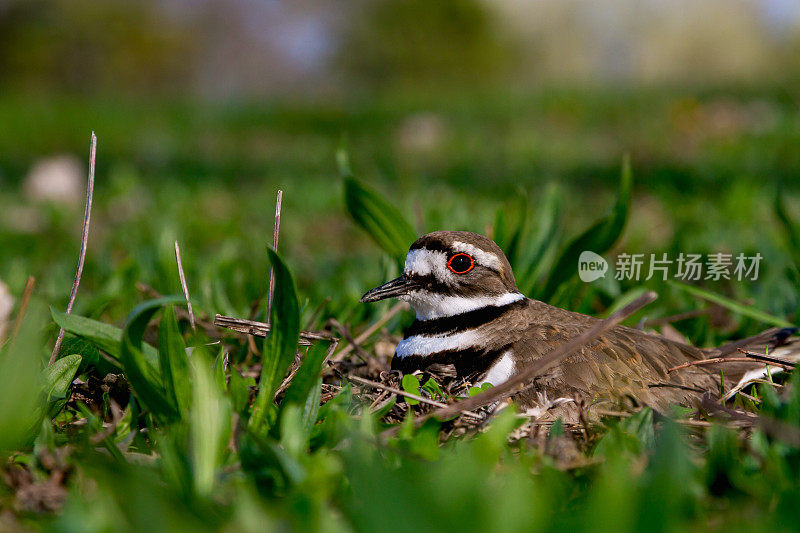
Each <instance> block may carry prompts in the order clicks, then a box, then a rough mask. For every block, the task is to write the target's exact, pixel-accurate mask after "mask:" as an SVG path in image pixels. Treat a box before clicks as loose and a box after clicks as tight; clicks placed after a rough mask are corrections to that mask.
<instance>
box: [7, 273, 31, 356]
mask: <svg viewBox="0 0 800 533" xmlns="http://www.w3.org/2000/svg"><path fill="white" fill-rule="evenodd" d="M34 285H36V278H34V277H33V276H28V281H26V282H25V289H24V290H23V291H22V299H21V300H20V301H19V309H18V310H17V317H16V318H15V319H14V327H13V328H12V329H11V337H10V339H11V340H12V341H13V340H14V339H16V338H17V335H18V334H19V330H20V328H21V327H22V319H23V318H25V312H26V311H27V310H28V302H30V301H31V294H33V287H34Z"/></svg>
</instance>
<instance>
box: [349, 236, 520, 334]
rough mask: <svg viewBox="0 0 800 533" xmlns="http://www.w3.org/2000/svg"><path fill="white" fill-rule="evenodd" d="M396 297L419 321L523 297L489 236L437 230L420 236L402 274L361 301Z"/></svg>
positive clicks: (500, 303) (497, 304)
mask: <svg viewBox="0 0 800 533" xmlns="http://www.w3.org/2000/svg"><path fill="white" fill-rule="evenodd" d="M385 298H398V299H400V300H403V301H406V302H408V303H409V304H411V307H413V308H414V310H415V311H416V312H417V319H418V320H429V319H433V318H441V317H445V316H453V315H458V314H461V313H466V312H468V311H473V310H475V309H480V308H482V307H486V306H500V305H505V304H508V303H511V302H514V301H517V300H520V299H522V298H523V296H522V294H520V292H519V289H517V284H516V282H515V281H514V274H513V272H512V271H511V265H510V264H509V262H508V259H506V256H505V254H504V253H503V251H502V250H501V249H500V247H499V246H497V244H495V243H494V241H492V240H491V239H489V238H487V237H484V236H483V235H478V234H477V233H471V232H468V231H435V232H433V233H428V234H427V235H423V236H422V237H420V238H419V239H417V241H416V242H414V244H412V245H411V248H410V249H409V251H408V255H407V256H406V263H405V267H404V268H403V275H402V276H400V277H399V278H396V279H393V280H392V281H389V282H388V283H384V284H383V285H381V286H380V287H376V288H374V289H372V290H371V291H369V292H367V293H366V294H365V295H364V296H362V297H361V301H362V302H375V301H378V300H383V299H385Z"/></svg>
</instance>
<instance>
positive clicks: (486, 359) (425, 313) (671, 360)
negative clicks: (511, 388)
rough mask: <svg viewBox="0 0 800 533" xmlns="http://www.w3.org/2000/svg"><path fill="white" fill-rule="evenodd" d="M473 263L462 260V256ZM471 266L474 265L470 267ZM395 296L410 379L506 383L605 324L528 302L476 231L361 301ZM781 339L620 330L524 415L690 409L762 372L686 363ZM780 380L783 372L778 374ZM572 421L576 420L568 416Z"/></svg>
mask: <svg viewBox="0 0 800 533" xmlns="http://www.w3.org/2000/svg"><path fill="white" fill-rule="evenodd" d="M464 255H466V256H468V257H467V258H464V257H456V256H464ZM470 261H471V262H472V263H470ZM388 297H397V298H400V299H402V300H406V301H408V302H409V303H410V304H411V305H412V307H414V309H415V310H416V311H417V320H416V321H415V322H414V324H413V325H412V326H411V327H410V328H409V330H408V331H407V332H406V336H405V338H404V339H403V341H402V342H401V343H400V344H399V345H398V347H397V351H396V352H395V357H394V358H393V360H392V368H395V369H398V370H401V371H403V372H413V371H415V370H425V369H426V368H429V367H430V366H431V365H442V364H445V365H454V366H455V369H456V374H457V376H458V377H459V378H463V379H464V380H468V381H470V382H472V383H478V382H481V381H490V382H493V384H495V385H496V384H498V382H501V381H504V380H505V379H508V377H510V375H513V373H515V372H516V371H518V370H519V369H521V368H524V367H526V366H527V365H530V364H531V363H532V362H533V361H535V360H536V359H538V358H540V357H542V356H543V355H544V354H546V353H547V352H548V351H549V350H551V349H552V348H553V347H555V346H556V345H558V344H561V343H563V342H565V341H566V340H568V339H571V338H574V337H577V336H578V335H580V334H581V333H583V332H584V331H586V330H587V329H589V328H590V327H591V326H592V325H593V324H594V323H595V322H596V321H597V320H598V319H596V318H593V317H590V316H586V315H583V314H580V313H575V312H571V311H567V310H564V309H560V308H558V307H554V306H551V305H548V304H546V303H543V302H540V301H537V300H532V299H529V298H524V297H523V296H522V295H521V294H519V291H518V289H517V286H516V283H515V281H514V275H513V273H512V271H511V265H510V264H509V263H508V260H507V259H506V257H505V255H504V254H503V252H502V251H501V250H500V248H499V247H498V246H497V245H496V244H495V243H494V242H493V241H492V240H491V239H488V238H486V237H484V236H482V235H478V234H475V233H469V232H453V231H437V232H434V233H430V234H428V235H425V236H423V237H421V238H420V239H418V240H417V241H416V242H415V243H414V244H413V245H412V246H411V248H410V250H409V255H408V257H407V260H406V265H405V269H404V273H403V275H402V276H400V277H399V278H397V279H396V280H393V281H390V282H388V283H386V284H384V285H382V286H380V287H377V288H376V289H373V290H372V291H369V292H368V293H367V294H365V295H364V297H363V298H362V301H375V300H379V299H383V298H388ZM778 331H779V330H777V329H773V330H768V331H766V332H764V333H763V334H761V335H759V336H757V337H753V338H751V339H747V340H745V341H741V342H739V343H732V344H730V345H726V346H723V347H721V348H713V349H701V348H697V347H694V346H691V345H688V344H684V343H680V342H676V341H673V340H670V339H667V338H665V337H662V336H659V335H656V334H652V333H647V332H645V331H641V330H637V329H632V328H629V327H625V326H617V327H615V328H614V329H613V330H611V331H609V332H608V333H607V334H605V335H603V336H602V337H600V338H599V339H597V340H596V341H595V342H593V343H591V344H589V345H587V346H585V347H584V348H582V349H581V350H579V351H578V352H577V353H575V354H574V355H571V356H570V357H568V358H567V359H565V360H564V361H563V362H562V363H560V364H559V365H558V366H556V367H555V368H553V369H551V370H550V371H548V372H546V373H545V374H544V375H542V376H539V377H538V378H537V379H536V381H535V383H534V384H533V386H532V387H530V388H529V389H527V390H526V391H524V392H523V393H521V394H520V395H519V397H518V398H517V400H518V401H519V403H520V404H521V405H522V406H523V407H526V408H536V409H541V410H542V412H544V411H547V410H548V409H550V408H551V407H555V411H556V412H557V413H558V414H559V415H562V416H563V415H565V414H566V413H565V407H564V406H565V405H566V410H567V411H569V405H567V404H571V405H572V406H574V405H575V403H573V402H571V401H565V400H563V399H565V398H567V399H582V400H584V401H585V402H587V405H588V404H592V405H597V404H607V405H608V406H613V407H614V408H630V407H635V406H638V405H649V406H651V407H653V408H654V409H657V410H659V411H666V410H667V409H668V408H669V404H671V403H679V404H692V403H693V402H695V401H696V400H697V399H699V398H700V397H701V396H702V395H703V394H705V393H711V394H712V395H716V394H718V392H719V386H720V383H719V381H720V378H719V374H720V368H722V369H723V370H724V372H725V376H726V380H727V382H728V383H729V384H735V383H736V382H737V381H738V380H739V379H740V378H741V377H742V376H743V375H744V374H745V373H746V372H748V371H750V370H758V369H762V370H763V369H764V364H763V363H748V362H746V363H732V362H731V363H725V364H724V365H709V366H691V367H688V368H684V369H681V370H677V371H673V372H668V369H670V368H673V367H676V366H678V365H681V364H683V363H686V362H690V361H697V360H701V359H708V358H711V357H727V356H731V355H739V354H738V353H737V351H736V348H737V347H743V348H746V349H750V350H753V351H756V350H758V351H760V352H761V353H763V351H764V349H765V348H766V347H767V346H769V345H770V343H772V344H774V342H775V335H776V333H778ZM781 333H782V335H781V339H780V342H781V343H782V347H781V348H780V352H781V353H780V354H778V353H776V352H773V351H771V353H772V354H773V355H776V356H778V357H780V356H781V355H783V356H784V357H789V358H792V359H795V358H796V357H795V352H797V351H798V348H799V347H800V343H798V341H797V339H796V338H791V339H788V342H787V340H786V339H785V337H786V332H785V331H783V332H781ZM773 371H774V372H777V371H778V369H777V368H776V369H774V370H773ZM568 417H569V418H574V416H568Z"/></svg>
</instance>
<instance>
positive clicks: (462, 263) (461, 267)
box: [447, 254, 475, 274]
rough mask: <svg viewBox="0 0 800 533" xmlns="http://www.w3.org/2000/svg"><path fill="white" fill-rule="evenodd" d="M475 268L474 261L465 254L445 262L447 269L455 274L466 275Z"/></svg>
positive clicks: (457, 255)
mask: <svg viewBox="0 0 800 533" xmlns="http://www.w3.org/2000/svg"><path fill="white" fill-rule="evenodd" d="M474 266H475V260H474V259H473V258H472V257H470V256H468V255H467V254H456V255H454V256H453V257H451V258H450V260H449V261H447V268H449V269H450V271H451V272H455V273H456V274H466V273H467V272H469V271H470V270H472V267H474Z"/></svg>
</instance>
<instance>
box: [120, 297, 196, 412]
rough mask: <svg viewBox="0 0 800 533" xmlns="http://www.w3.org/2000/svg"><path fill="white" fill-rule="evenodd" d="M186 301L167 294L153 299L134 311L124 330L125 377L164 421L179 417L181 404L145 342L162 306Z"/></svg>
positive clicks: (121, 353) (122, 354)
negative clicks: (150, 358) (167, 386)
mask: <svg viewBox="0 0 800 533" xmlns="http://www.w3.org/2000/svg"><path fill="white" fill-rule="evenodd" d="M180 302H183V297H182V296H166V297H164V298H158V299H156V300H150V301H147V302H144V303H143V304H141V305H139V306H137V307H136V308H135V309H134V310H133V311H131V314H130V316H129V317H128V322H127V324H126V325H125V329H124V330H123V332H122V350H121V352H120V359H121V361H122V365H123V367H124V369H125V376H126V377H127V378H128V381H129V382H130V384H131V388H132V389H133V392H134V394H136V396H137V397H138V398H139V400H140V401H141V402H142V403H143V404H144V405H145V406H146V407H147V408H148V409H150V411H151V412H152V414H153V415H154V416H155V417H157V418H158V419H159V420H160V421H161V422H164V423H168V422H172V421H174V420H175V419H177V418H178V417H179V413H178V406H177V405H176V404H175V403H172V402H171V401H170V397H169V396H168V395H167V393H166V390H165V387H164V384H163V382H162V379H161V376H160V375H159V373H158V372H157V371H155V369H153V368H152V366H150V365H148V363H147V361H146V359H145V357H144V353H143V349H142V345H143V341H142V337H143V336H144V331H145V328H146V327H147V324H148V323H149V322H150V319H151V318H153V315H155V314H156V313H157V312H158V311H159V310H160V309H161V307H162V306H164V305H167V304H175V303H180Z"/></svg>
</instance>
